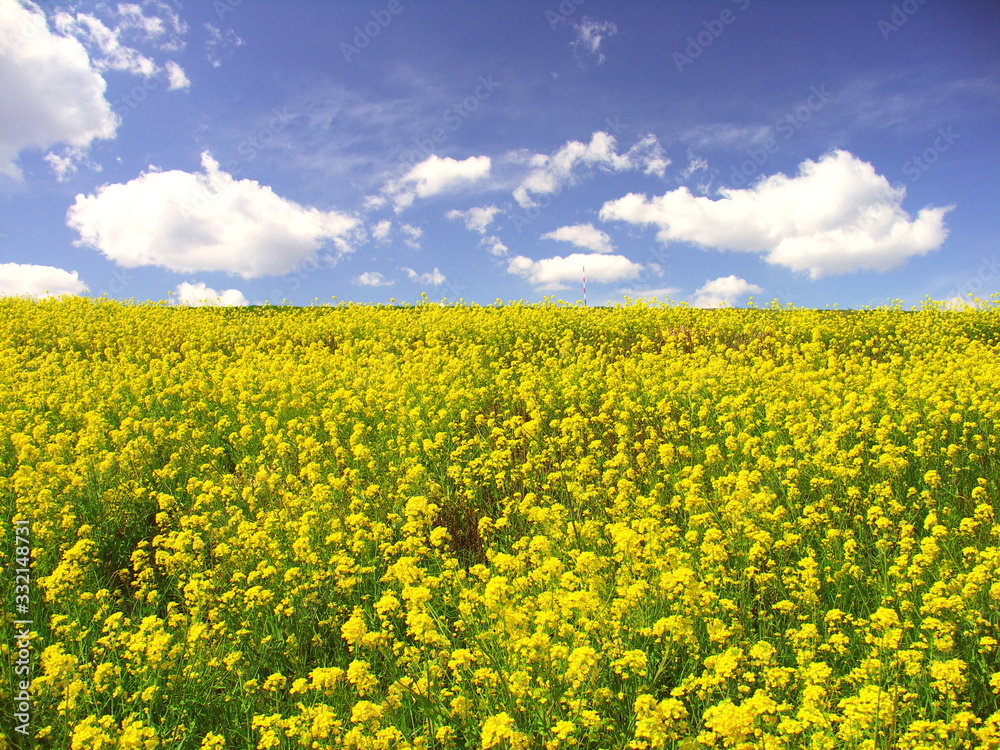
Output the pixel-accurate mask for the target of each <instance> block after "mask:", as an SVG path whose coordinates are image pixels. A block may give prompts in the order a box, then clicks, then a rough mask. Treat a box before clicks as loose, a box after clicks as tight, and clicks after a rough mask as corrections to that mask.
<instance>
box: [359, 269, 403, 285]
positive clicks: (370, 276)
mask: <svg viewBox="0 0 1000 750" xmlns="http://www.w3.org/2000/svg"><path fill="white" fill-rule="evenodd" d="M354 283H355V284H357V285H358V286H392V285H393V284H394V283H395V282H394V281H389V280H388V279H386V278H385V276H383V275H382V274H380V273H379V272H378V271H366V272H365V273H363V274H361V275H360V276H358V277H357V278H356V279H354Z"/></svg>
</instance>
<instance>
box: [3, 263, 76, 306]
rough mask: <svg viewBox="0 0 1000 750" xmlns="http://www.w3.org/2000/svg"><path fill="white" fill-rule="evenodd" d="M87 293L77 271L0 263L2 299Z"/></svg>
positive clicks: (25, 264) (26, 264)
mask: <svg viewBox="0 0 1000 750" xmlns="http://www.w3.org/2000/svg"><path fill="white" fill-rule="evenodd" d="M85 291H86V287H85V286H84V284H83V282H82V281H80V278H79V276H78V275H77V272H76V271H64V270H63V269H61V268H53V267H52V266H35V265H31V264H28V263H0V297H22V296H28V297H35V298H39V297H57V296H59V295H61V294H82V293H83V292H85Z"/></svg>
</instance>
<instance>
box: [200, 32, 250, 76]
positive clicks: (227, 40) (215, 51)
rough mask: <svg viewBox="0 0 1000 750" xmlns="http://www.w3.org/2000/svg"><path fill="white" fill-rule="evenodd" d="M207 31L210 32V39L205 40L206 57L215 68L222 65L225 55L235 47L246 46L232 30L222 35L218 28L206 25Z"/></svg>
mask: <svg viewBox="0 0 1000 750" xmlns="http://www.w3.org/2000/svg"><path fill="white" fill-rule="evenodd" d="M205 31H207V32H208V38H207V39H206V40H205V57H206V58H207V59H208V62H209V63H211V65H212V67H213V68H218V67H220V66H221V65H222V57H223V53H227V52H229V51H230V50H231V48H233V47H242V46H243V45H244V44H246V42H244V41H243V40H242V39H240V37H239V36H237V34H236V32H235V31H233V30H232V29H226V32H225V33H222V31H220V30H219V29H218V28H217V27H215V26H213V25H212V24H210V23H206V24H205Z"/></svg>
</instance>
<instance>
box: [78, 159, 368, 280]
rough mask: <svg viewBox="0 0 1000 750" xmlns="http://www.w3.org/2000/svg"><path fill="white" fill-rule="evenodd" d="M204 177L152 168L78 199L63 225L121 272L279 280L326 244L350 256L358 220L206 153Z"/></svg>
mask: <svg viewBox="0 0 1000 750" xmlns="http://www.w3.org/2000/svg"><path fill="white" fill-rule="evenodd" d="M201 162H202V167H203V169H204V172H203V173H200V174H192V173H190V172H183V171H180V170H172V171H169V172H158V171H155V170H153V169H152V168H150V170H149V171H147V172H144V173H142V174H141V175H140V176H139V177H137V178H135V179H134V180H131V181H130V182H127V183H124V184H115V185H105V186H103V187H102V188H100V189H99V190H98V191H97V193H96V194H95V195H77V197H76V202H75V203H74V204H73V206H71V207H70V209H69V211H68V213H67V221H66V223H67V225H68V226H69V227H70V228H72V229H75V230H76V231H77V232H79V233H80V238H81V239H80V240H79V241H78V244H83V245H87V246H89V247H92V248H94V249H95V250H99V251H100V252H102V253H103V254H104V255H105V256H106V257H107V258H109V259H110V260H113V261H114V262H116V263H118V264H119V265H121V266H124V267H126V268H135V267H138V266H161V267H163V268H167V269H170V270H172V271H179V272H182V273H194V272H199V271H227V272H229V273H232V274H237V275H239V276H242V277H243V278H245V279H250V278H255V277H259V276H270V275H281V274H284V273H287V272H289V271H291V270H292V269H294V268H295V267H296V266H298V265H299V263H301V262H303V261H305V260H308V259H311V258H312V257H313V255H314V254H315V253H316V251H317V250H319V249H320V248H321V247H322V246H323V244H324V242H326V241H329V242H331V243H332V244H333V245H334V247H335V248H336V250H337V253H339V254H343V253H347V252H350V250H351V248H350V246H349V244H348V239H349V238H350V237H351V234H352V231H353V230H354V229H355V227H356V226H357V225H358V221H357V220H356V219H355V218H353V217H350V216H347V215H345V214H342V213H338V212H336V211H320V210H318V209H315V208H311V207H304V206H301V205H299V204H297V203H295V202H293V201H290V200H287V199H285V198H282V197H280V196H278V195H276V194H275V193H274V192H273V191H272V190H271V188H270V187H268V186H266V185H261V184H259V183H257V182H255V181H253V180H234V179H233V177H232V176H231V175H229V174H227V173H226V172H223V171H222V170H221V169H219V164H218V162H216V161H215V160H214V159H213V158H212V157H211V156H210V155H209V154H208V152H205V153H204V154H202V159H201Z"/></svg>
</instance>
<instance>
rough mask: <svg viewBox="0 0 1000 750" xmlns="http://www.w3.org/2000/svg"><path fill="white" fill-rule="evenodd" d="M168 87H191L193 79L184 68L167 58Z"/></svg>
mask: <svg viewBox="0 0 1000 750" xmlns="http://www.w3.org/2000/svg"><path fill="white" fill-rule="evenodd" d="M166 68H167V82H168V86H167V89H168V90H170V91H176V90H183V89H189V88H191V79H190V78H188V77H187V74H186V73H185V72H184V68H182V67H181V66H180V65H178V64H177V63H175V62H174V61H173V60H167V66H166Z"/></svg>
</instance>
